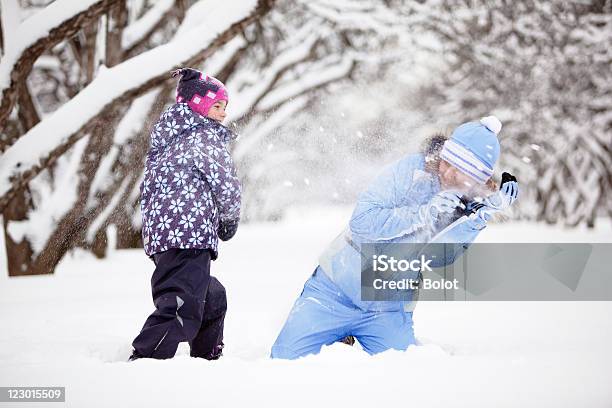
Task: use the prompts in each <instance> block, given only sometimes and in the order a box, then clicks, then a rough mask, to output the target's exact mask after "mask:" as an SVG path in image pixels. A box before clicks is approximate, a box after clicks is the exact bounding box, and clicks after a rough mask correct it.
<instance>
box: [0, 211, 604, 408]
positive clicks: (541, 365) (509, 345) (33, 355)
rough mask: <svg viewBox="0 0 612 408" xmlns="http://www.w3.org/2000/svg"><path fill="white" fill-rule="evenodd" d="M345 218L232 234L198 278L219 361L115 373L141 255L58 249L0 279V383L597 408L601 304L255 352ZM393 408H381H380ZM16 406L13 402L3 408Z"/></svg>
mask: <svg viewBox="0 0 612 408" xmlns="http://www.w3.org/2000/svg"><path fill="white" fill-rule="evenodd" d="M350 210H351V209H350V208H344V207H341V208H318V207H314V206H310V207H309V208H308V209H307V210H306V209H304V208H296V209H293V210H292V211H290V212H289V214H288V216H287V218H286V219H285V221H283V222H281V223H276V224H272V223H270V224H268V223H257V224H251V225H244V226H241V227H240V231H239V232H238V234H237V235H236V237H235V238H234V239H233V240H231V241H229V242H228V243H225V244H224V245H223V246H222V247H221V252H220V258H219V260H218V261H216V262H214V264H213V269H212V271H213V274H214V275H215V276H217V277H219V279H220V280H221V282H223V284H224V285H225V287H226V288H227V292H228V302H229V310H228V315H227V320H226V329H225V342H226V345H227V346H226V348H225V356H224V357H222V359H221V360H219V361H214V362H208V361H203V360H199V359H192V358H190V357H189V353H188V349H187V348H186V347H184V345H181V347H180V348H179V352H178V355H177V357H175V358H174V359H172V360H166V361H152V360H138V361H136V362H134V363H127V362H125V360H126V359H127V357H128V356H129V353H130V343H131V341H132V339H133V337H134V336H135V335H136V334H137V333H138V331H139V330H140V328H141V327H142V324H143V323H144V320H145V318H146V316H147V315H148V314H149V313H150V312H151V311H152V307H153V306H152V302H151V299H150V292H149V290H150V289H149V285H150V276H151V273H152V271H153V264H152V263H151V262H150V261H149V260H148V259H147V257H146V256H145V255H144V253H143V252H142V250H119V251H116V252H111V255H110V257H109V258H107V259H104V260H97V259H95V258H94V257H93V256H92V255H91V254H87V253H84V252H79V251H76V252H73V253H72V254H70V255H69V256H67V257H66V258H65V259H64V261H62V263H61V264H60V265H59V267H58V269H57V271H56V274H55V275H54V276H35V277H19V278H11V279H6V278H2V280H0V310H3V313H2V314H0V327H2V328H3V330H1V331H0V346H1V347H0V367H2V370H0V384H2V385H3V386H6V385H15V386H17V385H19V386H27V385H32V386H35V385H39V386H40V385H57V386H65V387H66V395H67V403H66V405H67V406H75V407H81V406H87V407H109V406H147V407H156V406H164V407H168V406H177V407H196V406H197V407H201V406H220V407H225V406H227V407H236V406H261V405H264V404H265V406H291V407H313V406H321V407H326V406H334V405H336V404H339V405H341V406H351V407H356V406H370V407H372V406H417V407H448V406H470V407H492V406H495V407H555V408H557V407H577V406H583V407H587V406H588V407H609V406H610V405H612V390H611V389H610V387H609V383H610V368H609V367H610V364H611V363H612V351H611V349H610V346H609V345H610V344H611V342H612V325H610V324H607V323H606V322H608V321H609V316H610V313H611V312H612V303H611V302H471V303H468V302H465V303H464V302H452V303H451V302H448V303H438V302H421V303H419V304H418V305H417V308H416V311H415V315H414V319H415V332H416V335H417V339H418V340H419V341H420V342H421V343H422V345H421V346H417V347H410V348H409V349H408V350H407V351H406V352H398V351H389V352H386V353H382V354H380V355H377V356H374V357H371V356H368V355H367V354H366V353H365V352H363V351H362V350H360V347H359V346H358V345H357V344H356V345H355V346H354V347H349V346H346V345H344V344H334V345H332V346H330V347H326V348H324V349H323V351H322V352H321V354H319V355H316V356H309V357H306V358H303V359H300V360H298V361H276V360H270V359H269V358H268V354H269V350H270V346H271V345H272V343H273V342H274V340H275V338H276V336H277V334H278V331H279V330H280V328H281V326H282V324H283V322H284V319H285V318H286V316H287V313H288V311H289V309H290V307H291V305H292V303H293V302H294V300H295V298H296V297H297V296H298V295H299V293H300V291H301V289H302V286H303V284H304V281H305V280H306V279H307V278H308V276H309V275H310V274H311V273H312V270H313V269H314V267H315V262H316V259H317V257H318V254H319V252H320V251H321V250H322V249H323V248H324V247H325V245H326V244H327V243H328V242H330V241H331V240H332V239H333V238H334V237H335V235H336V234H337V232H338V231H339V230H340V229H342V227H343V226H344V223H345V222H346V220H347V218H348V216H349V215H350ZM611 227H612V223H611V222H610V220H609V219H603V220H600V222H598V228H597V229H596V230H595V231H587V230H586V229H577V230H569V229H567V230H566V229H563V228H559V227H550V226H541V225H535V224H527V223H521V222H516V223H509V224H504V225H496V226H490V227H489V228H488V229H487V230H485V231H484V232H483V233H482V234H481V239H480V241H483V242H484V241H488V242H491V241H508V242H512V241H514V242H515V241H516V240H524V239H525V237H528V239H529V240H533V241H534V242H538V241H559V242H571V241H576V242H612V228H611ZM391 404H397V405H391ZM15 406H18V404H15Z"/></svg>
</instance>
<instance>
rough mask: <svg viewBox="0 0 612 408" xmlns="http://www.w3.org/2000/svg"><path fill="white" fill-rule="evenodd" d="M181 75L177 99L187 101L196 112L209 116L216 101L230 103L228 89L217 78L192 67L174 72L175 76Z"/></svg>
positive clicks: (180, 101)
mask: <svg viewBox="0 0 612 408" xmlns="http://www.w3.org/2000/svg"><path fill="white" fill-rule="evenodd" d="M179 75H180V77H181V78H180V80H179V83H178V85H177V87H176V101H177V102H178V103H186V104H187V105H189V107H190V108H191V110H193V111H194V112H197V113H199V114H200V115H202V116H208V111H209V110H210V108H211V106H213V105H214V104H215V103H216V102H219V101H226V103H229V98H228V96H227V89H226V88H225V85H223V82H221V81H219V80H218V79H217V78H214V77H212V76H209V75H206V74H204V73H202V72H200V71H198V70H196V69H192V68H181V69H177V70H176V71H173V72H172V76H173V77H176V76H179Z"/></svg>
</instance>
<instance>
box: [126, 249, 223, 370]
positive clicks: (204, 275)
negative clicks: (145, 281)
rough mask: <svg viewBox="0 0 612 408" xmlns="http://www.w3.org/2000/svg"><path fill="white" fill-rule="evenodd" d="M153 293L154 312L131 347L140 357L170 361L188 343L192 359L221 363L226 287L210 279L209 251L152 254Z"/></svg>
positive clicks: (178, 251)
mask: <svg viewBox="0 0 612 408" xmlns="http://www.w3.org/2000/svg"><path fill="white" fill-rule="evenodd" d="M153 261H154V262H155V266H156V267H155V271H154V272H153V276H152V277H151V290H152V292H153V303H154V304H155V311H154V312H153V313H152V314H151V315H150V316H149V318H148V319H147V320H146V322H145V324H144V326H143V328H142V330H141V331H140V334H138V336H137V337H136V338H135V339H134V342H133V343H132V346H133V347H134V354H135V355H136V356H138V357H148V358H156V359H166V358H171V357H173V356H174V354H175V353H176V350H177V348H178V345H179V343H181V342H184V341H187V342H189V346H190V348H191V353H190V354H191V356H192V357H201V358H205V359H207V360H216V359H217V358H219V357H220V355H221V350H222V348H223V323H224V320H225V312H226V310H227V298H226V295H225V288H224V287H223V285H221V283H220V282H219V281H218V280H217V279H215V278H214V277H212V276H210V262H211V253H210V251H209V250H207V249H177V248H172V249H168V250H167V251H164V252H161V253H158V254H155V255H153Z"/></svg>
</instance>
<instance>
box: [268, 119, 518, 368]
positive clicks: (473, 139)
mask: <svg viewBox="0 0 612 408" xmlns="http://www.w3.org/2000/svg"><path fill="white" fill-rule="evenodd" d="M500 130H501V123H500V122H499V120H498V119H497V118H495V117H493V116H489V117H486V118H482V119H481V120H480V121H478V122H468V123H464V124H463V125H461V126H459V127H458V128H457V129H455V130H454V131H453V133H452V135H451V137H450V138H449V139H448V140H447V139H446V138H444V137H439V136H438V137H434V138H432V139H431V141H430V143H429V144H428V145H427V146H426V149H425V150H424V152H422V153H418V154H412V155H408V156H406V157H405V158H403V159H402V160H400V161H398V162H397V163H394V164H393V165H391V166H390V167H389V168H388V169H387V170H386V171H384V172H383V173H382V174H381V175H380V176H379V177H378V178H377V179H376V180H375V181H374V182H373V183H372V184H371V185H370V186H369V188H368V189H367V190H366V191H365V192H364V193H363V194H362V195H361V196H360V197H359V200H358V202H357V205H356V206H355V209H354V211H353V214H352V216H351V219H350V222H349V226H348V228H347V230H346V231H345V232H344V233H342V234H341V235H340V236H339V237H338V238H337V239H336V240H335V241H334V242H333V243H332V244H331V245H330V247H329V248H328V250H327V251H326V252H325V253H324V254H323V255H322V257H321V259H320V265H319V266H318V267H317V268H316V269H315V272H314V273H313V275H312V276H311V277H310V279H309V280H308V281H307V282H306V284H305V285H304V290H303V292H302V294H301V295H300V297H299V298H298V299H297V301H296V302H295V304H294V306H293V309H292V310H291V312H290V313H289V317H288V318H287V321H286V322H285V325H284V327H283V328H282V330H281V332H280V334H279V336H278V338H277V340H276V342H275V343H274V345H273V346H272V352H271V357H272V358H284V359H295V358H298V357H302V356H304V355H307V354H313V353H318V352H319V351H320V349H321V347H322V346H323V345H328V344H332V343H334V342H336V341H339V340H341V339H343V338H346V337H347V336H354V337H355V338H356V339H357V340H358V341H359V342H360V344H361V345H362V346H363V348H364V350H365V351H366V352H368V353H370V354H375V353H379V352H382V351H385V350H388V349H391V348H392V349H397V350H405V349H406V348H407V347H408V346H409V345H411V344H415V338H414V332H413V329H412V311H411V310H407V309H406V307H407V305H410V300H411V299H410V298H408V299H404V300H401V301H367V300H362V298H361V279H360V278H361V261H362V258H361V257H362V253H361V245H362V244H364V243H377V244H378V243H432V242H433V243H436V242H450V243H461V245H456V246H454V248H455V250H454V252H453V253H451V254H448V255H447V257H446V259H444V260H443V261H444V263H443V264H452V263H453V262H454V261H455V259H456V258H457V257H458V256H460V255H461V253H462V252H463V251H464V250H465V249H467V247H468V246H469V244H470V243H471V242H472V241H473V240H474V239H475V238H476V236H477V235H478V234H479V233H480V231H482V230H483V229H484V228H485V227H486V225H487V222H488V221H489V220H490V219H491V217H492V216H493V215H494V214H496V213H499V212H502V211H504V210H506V209H507V208H508V207H509V206H510V205H511V204H512V203H513V202H514V201H515V200H516V198H517V196H518V183H517V182H516V179H515V178H514V177H513V176H511V175H509V174H508V173H504V176H503V178H502V186H501V188H500V190H499V191H497V192H494V191H492V190H491V189H492V188H493V187H494V185H495V184H494V183H493V182H492V180H491V176H492V175H493V168H494V166H495V163H496V162H497V160H498V158H499V154H500V145H499V141H498V139H497V134H498V133H499V131H500ZM433 266H441V265H433Z"/></svg>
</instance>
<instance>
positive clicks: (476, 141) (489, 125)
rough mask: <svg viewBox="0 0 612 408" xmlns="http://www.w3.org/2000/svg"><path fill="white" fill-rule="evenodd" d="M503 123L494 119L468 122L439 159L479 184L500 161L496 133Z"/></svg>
mask: <svg viewBox="0 0 612 408" xmlns="http://www.w3.org/2000/svg"><path fill="white" fill-rule="evenodd" d="M501 128H502V124H501V122H500V121H499V119H497V118H496V117H495V116H486V117H484V118H482V119H480V121H479V122H467V123H464V124H463V125H461V126H459V127H458V128H456V129H455V130H454V131H453V133H452V135H451V137H450V138H449V139H448V140H447V141H446V142H445V143H444V147H442V151H441V152H440V157H441V158H442V159H444V160H446V161H447V162H449V163H450V164H452V165H453V166H454V167H456V168H457V169H459V170H460V171H461V172H462V173H464V174H466V175H468V176H470V177H471V178H473V179H474V180H476V181H477V182H478V183H480V184H485V183H486V182H487V180H489V179H490V178H491V176H492V175H493V168H494V167H495V163H496V162H497V159H498V158H499V150H500V147H499V140H498V139H497V134H498V133H499V132H500V130H501Z"/></svg>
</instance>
